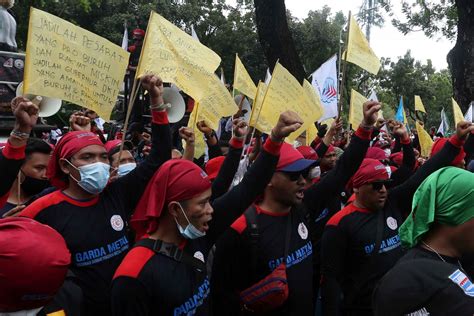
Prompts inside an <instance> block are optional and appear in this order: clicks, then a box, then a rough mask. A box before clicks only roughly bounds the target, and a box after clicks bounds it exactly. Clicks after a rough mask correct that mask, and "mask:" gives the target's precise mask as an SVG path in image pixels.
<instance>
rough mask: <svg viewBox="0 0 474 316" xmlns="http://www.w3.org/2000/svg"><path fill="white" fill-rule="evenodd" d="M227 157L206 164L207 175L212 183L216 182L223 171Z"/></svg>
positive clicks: (220, 157)
mask: <svg viewBox="0 0 474 316" xmlns="http://www.w3.org/2000/svg"><path fill="white" fill-rule="evenodd" d="M224 160H225V157H224V156H219V157H216V158H212V159H210V160H209V161H208V162H207V164H206V167H205V169H206V173H207V176H208V178H209V180H210V181H212V180H214V179H215V178H216V177H217V174H218V173H219V170H221V167H222V164H223V163H224Z"/></svg>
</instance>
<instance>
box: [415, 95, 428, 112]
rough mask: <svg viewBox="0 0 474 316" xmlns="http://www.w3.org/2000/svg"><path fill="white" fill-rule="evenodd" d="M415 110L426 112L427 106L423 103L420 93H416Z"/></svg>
mask: <svg viewBox="0 0 474 316" xmlns="http://www.w3.org/2000/svg"><path fill="white" fill-rule="evenodd" d="M415 111H420V112H423V113H426V110H425V106H424V105H423V102H422V101H421V98H420V96H419V95H415Z"/></svg>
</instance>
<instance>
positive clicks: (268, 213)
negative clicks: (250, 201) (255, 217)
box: [255, 204, 290, 217]
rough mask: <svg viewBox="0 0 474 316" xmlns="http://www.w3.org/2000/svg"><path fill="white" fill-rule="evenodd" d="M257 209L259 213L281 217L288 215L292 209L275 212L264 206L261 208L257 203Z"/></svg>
mask: <svg viewBox="0 0 474 316" xmlns="http://www.w3.org/2000/svg"><path fill="white" fill-rule="evenodd" d="M255 209H256V210H257V214H265V215H268V216H275V217H280V216H286V215H288V214H290V211H288V212H285V213H275V212H270V211H266V210H264V209H263V208H261V207H260V206H258V205H257V204H255Z"/></svg>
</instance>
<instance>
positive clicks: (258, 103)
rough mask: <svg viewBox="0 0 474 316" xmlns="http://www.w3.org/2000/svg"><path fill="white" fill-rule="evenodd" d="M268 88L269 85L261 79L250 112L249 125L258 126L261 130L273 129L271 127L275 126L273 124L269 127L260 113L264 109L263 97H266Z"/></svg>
mask: <svg viewBox="0 0 474 316" xmlns="http://www.w3.org/2000/svg"><path fill="white" fill-rule="evenodd" d="M267 88H268V86H267V85H266V84H265V82H262V81H259V83H258V86H257V93H256V94H255V99H254V101H253V106H252V113H251V114H250V123H249V125H250V126H252V127H255V128H257V129H258V130H260V131H265V130H270V131H271V129H272V128H273V126H271V125H268V127H267V126H265V123H264V122H262V121H261V120H260V113H261V111H262V104H263V99H264V98H265V94H266V93H267ZM257 122H258V125H259V127H257Z"/></svg>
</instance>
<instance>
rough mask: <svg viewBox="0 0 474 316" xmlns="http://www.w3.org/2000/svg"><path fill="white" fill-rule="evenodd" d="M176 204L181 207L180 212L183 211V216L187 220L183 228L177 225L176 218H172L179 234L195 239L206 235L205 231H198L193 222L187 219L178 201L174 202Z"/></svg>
mask: <svg viewBox="0 0 474 316" xmlns="http://www.w3.org/2000/svg"><path fill="white" fill-rule="evenodd" d="M176 204H178V205H179V208H180V209H181V212H183V215H184V218H186V220H187V221H188V225H187V226H186V228H183V227H181V225H179V223H178V221H177V220H176V218H175V219H174V221H175V222H176V225H177V226H178V230H179V232H180V234H181V235H182V236H183V237H184V238H186V239H197V238H200V237H204V236H206V232H202V231H200V230H199V229H197V228H196V227H195V226H194V225H193V224H191V222H190V221H189V219H188V217H187V216H186V213H185V212H184V210H183V207H182V206H181V204H180V203H178V202H176Z"/></svg>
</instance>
